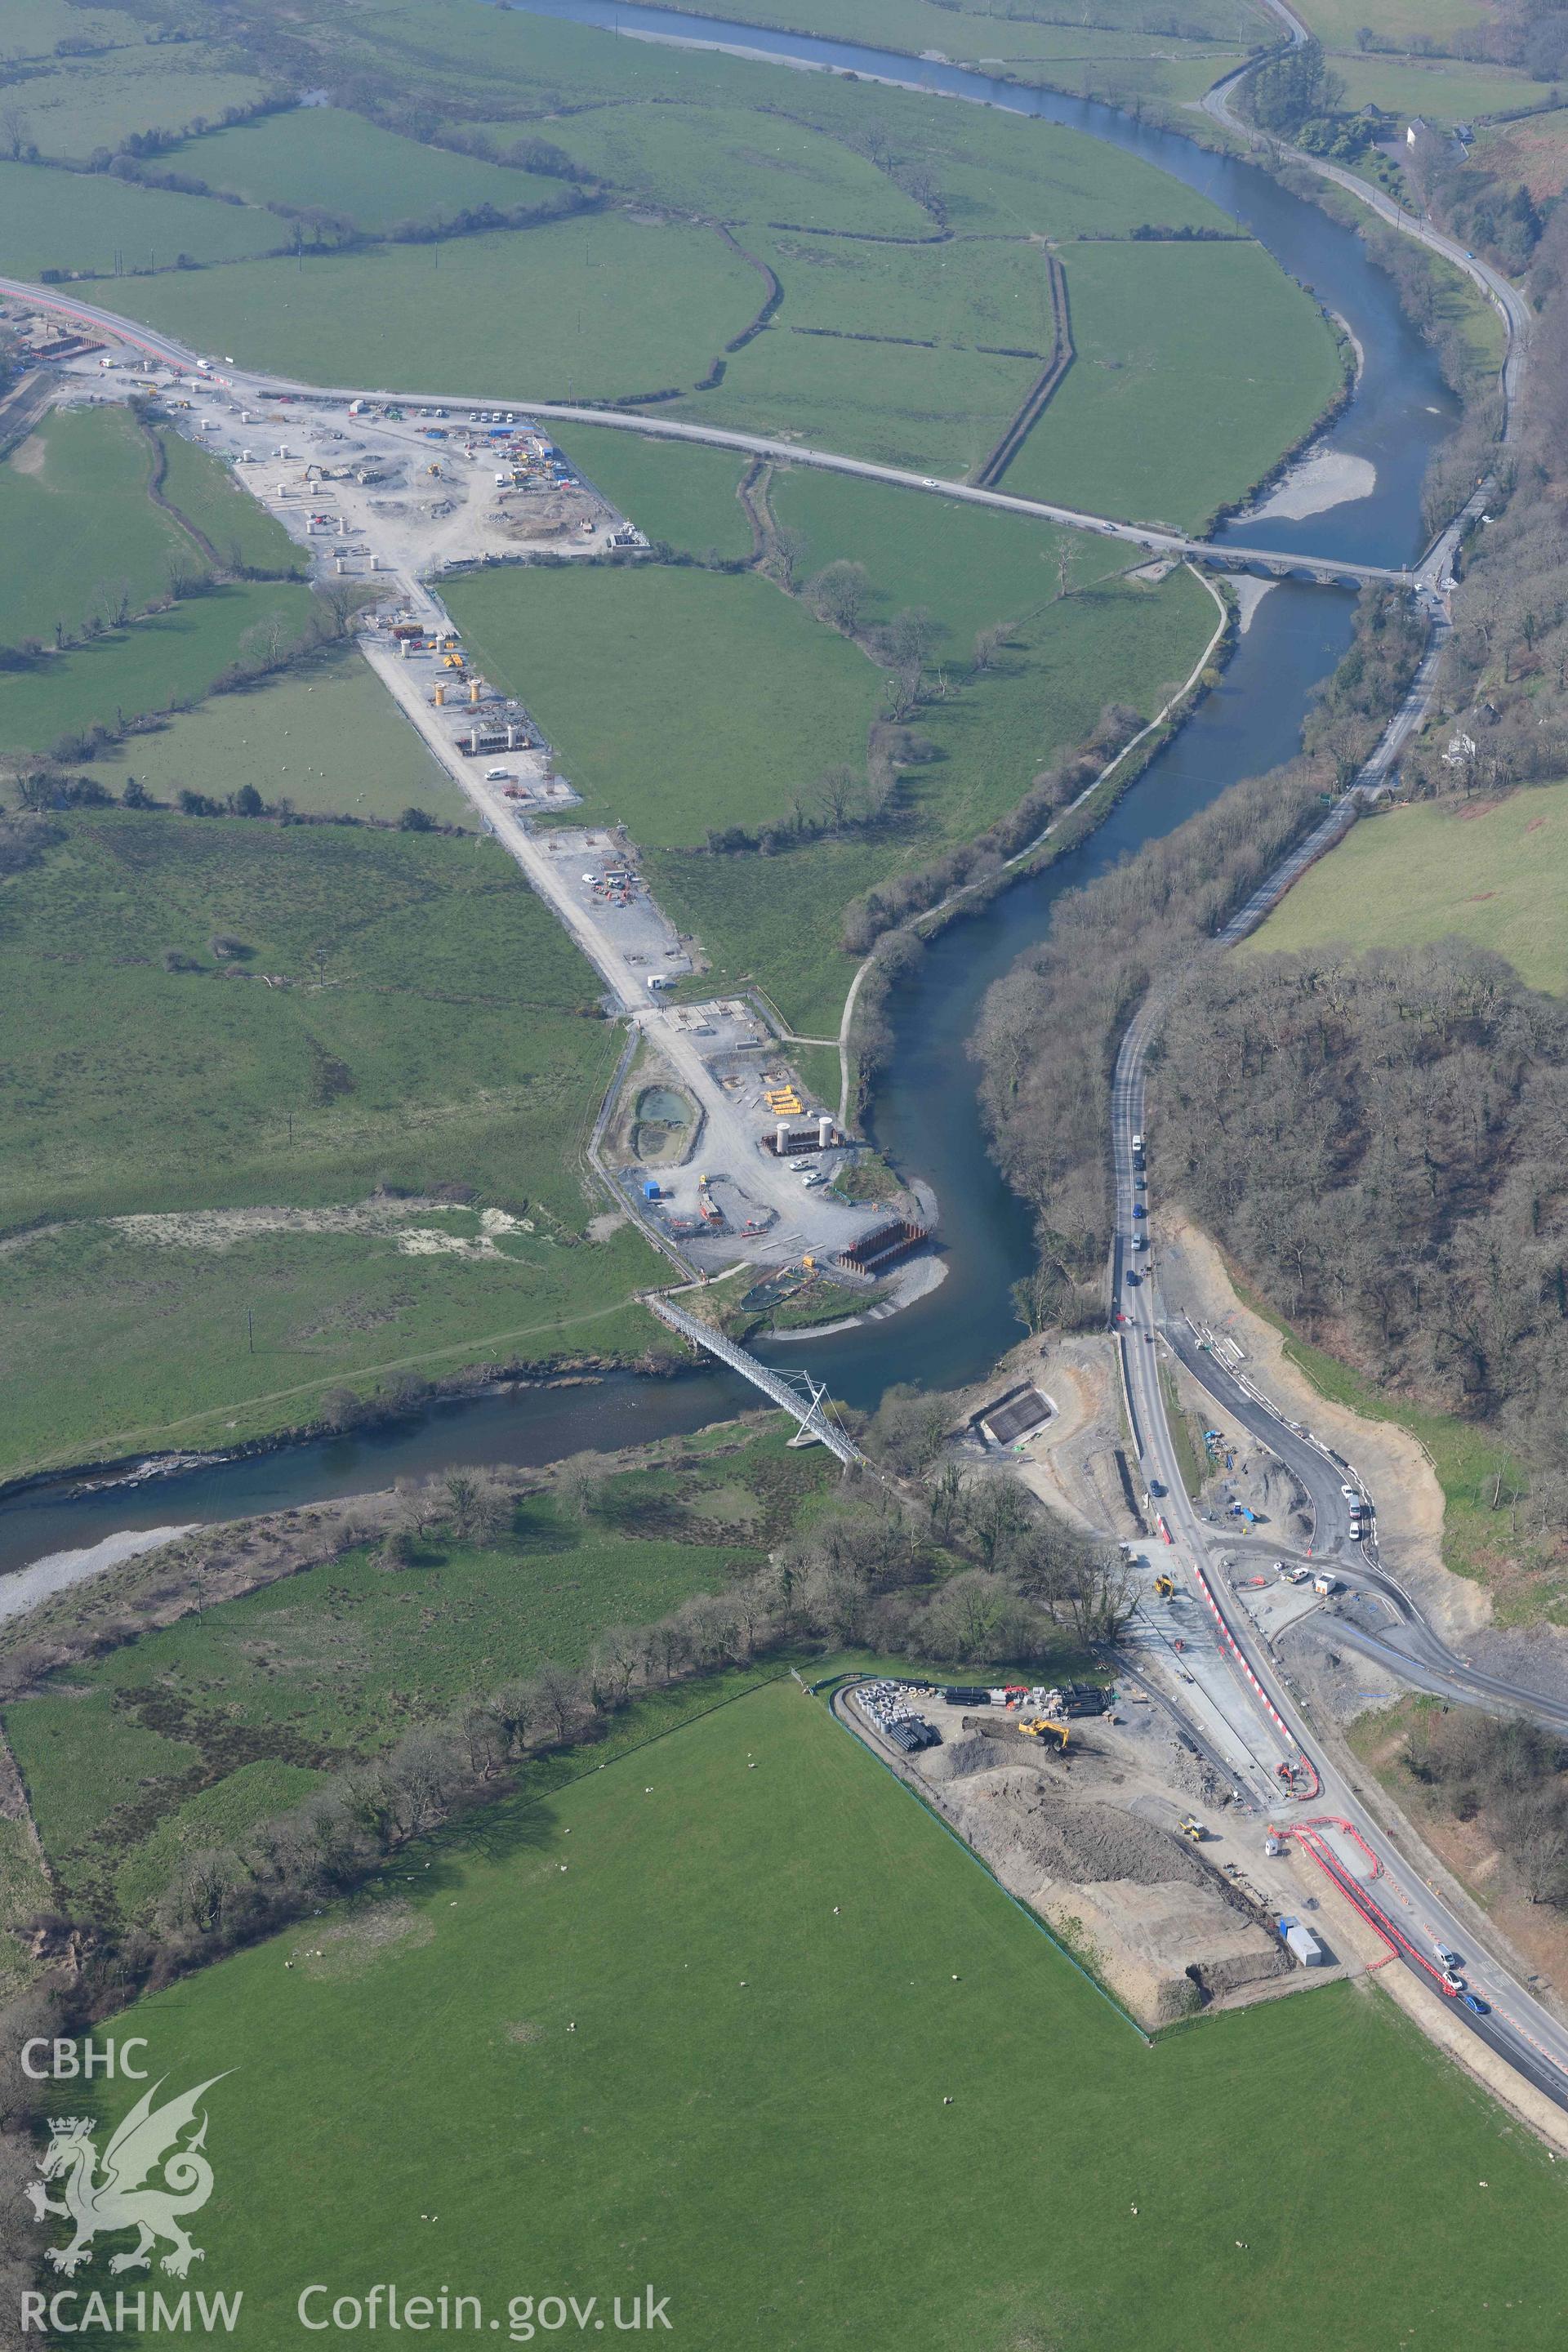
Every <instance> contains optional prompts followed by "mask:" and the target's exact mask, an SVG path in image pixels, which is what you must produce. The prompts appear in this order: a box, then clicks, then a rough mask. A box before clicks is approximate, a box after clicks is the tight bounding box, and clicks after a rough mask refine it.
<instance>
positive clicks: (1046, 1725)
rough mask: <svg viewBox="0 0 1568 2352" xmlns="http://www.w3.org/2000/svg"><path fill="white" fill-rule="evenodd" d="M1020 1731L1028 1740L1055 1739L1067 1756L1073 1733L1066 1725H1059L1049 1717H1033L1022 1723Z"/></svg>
mask: <svg viewBox="0 0 1568 2352" xmlns="http://www.w3.org/2000/svg"><path fill="white" fill-rule="evenodd" d="M1018 1728H1019V1730H1020V1731H1021V1732H1022V1733H1023V1735H1024V1737H1025V1738H1026V1739H1054V1740H1055V1741H1056V1743H1057V1746H1058V1748H1060V1750H1061V1752H1062V1754H1063V1755H1064V1756H1065V1755H1066V1754H1067V1752H1068V1739H1069V1738H1071V1736H1072V1735H1071V1733H1070V1731H1069V1730H1068V1727H1067V1725H1066V1724H1065V1723H1057V1722H1055V1721H1054V1720H1053V1719H1052V1717H1050V1716H1048V1715H1032V1716H1029V1717H1027V1718H1026V1719H1025V1720H1024V1721H1022V1722H1020V1724H1019V1726H1018Z"/></svg>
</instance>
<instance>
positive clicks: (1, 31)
mask: <svg viewBox="0 0 1568 2352" xmlns="http://www.w3.org/2000/svg"><path fill="white" fill-rule="evenodd" d="M142 37H143V36H142V27H141V26H140V25H139V24H138V23H137V21H136V19H135V17H134V16H126V15H125V13H124V11H123V10H122V9H120V8H79V7H78V6H76V5H75V0H0V59H4V60H5V62H6V63H7V64H9V63H11V62H12V61H14V60H15V59H17V58H51V57H53V55H54V53H55V44H56V43H57V42H58V41H68V40H78V41H80V40H88V41H91V42H92V43H94V45H95V46H96V45H99V44H102V45H103V46H105V47H115V48H138V47H140V46H141V44H142Z"/></svg>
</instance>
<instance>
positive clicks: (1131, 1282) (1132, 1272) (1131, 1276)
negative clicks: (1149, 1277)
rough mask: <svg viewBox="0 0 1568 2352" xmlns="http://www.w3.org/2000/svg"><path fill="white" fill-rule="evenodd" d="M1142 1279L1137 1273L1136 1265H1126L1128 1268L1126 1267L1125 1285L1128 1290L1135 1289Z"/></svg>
mask: <svg viewBox="0 0 1568 2352" xmlns="http://www.w3.org/2000/svg"><path fill="white" fill-rule="evenodd" d="M1142 1279H1143V1277H1142V1275H1141V1274H1140V1273H1139V1271H1138V1269H1137V1267H1136V1266H1135V1265H1130V1266H1129V1267H1128V1269H1127V1287H1128V1289H1129V1290H1136V1289H1137V1287H1138V1286H1139V1284H1140V1283H1141V1282H1142Z"/></svg>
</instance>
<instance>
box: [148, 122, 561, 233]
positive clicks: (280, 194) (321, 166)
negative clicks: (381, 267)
mask: <svg viewBox="0 0 1568 2352" xmlns="http://www.w3.org/2000/svg"><path fill="white" fill-rule="evenodd" d="M176 168H177V169H178V170H181V171H188V172H193V173H195V174H196V176H197V177H198V178H199V179H203V180H205V182H206V183H207V184H208V186H209V187H213V188H226V189H229V190H230V191H232V193H233V194H236V195H241V196H244V197H245V198H246V199H247V202H248V203H250V204H255V205H266V204H271V203H274V202H276V201H279V200H282V201H283V202H285V203H287V204H290V205H319V206H321V208H322V209H323V210H325V211H327V212H330V213H337V214H340V215H342V217H343V218H344V219H346V220H350V221H353V223H354V225H355V226H356V227H359V228H362V229H368V230H371V231H373V232H374V231H377V230H383V229H388V228H392V227H394V226H395V225H396V224H397V223H399V222H401V221H441V220H450V219H451V218H452V217H453V216H454V215H456V214H458V213H460V212H465V211H474V210H477V209H478V208H479V206H480V205H493V206H494V207H495V209H496V210H497V211H498V212H506V213H510V212H516V211H519V210H521V208H523V207H525V206H536V207H537V208H538V209H539V210H540V211H541V212H544V211H547V210H551V209H554V208H556V207H558V206H560V205H563V204H565V203H566V202H567V201H568V197H569V194H570V192H569V190H568V189H567V188H566V186H565V185H564V184H563V182H562V181H560V180H546V179H541V178H538V177H537V176H535V175H534V174H532V173H527V172H512V171H503V170H502V169H501V168H500V165H499V164H495V163H484V162H482V161H481V160H480V159H479V158H478V157H475V156H470V155H453V154H449V153H447V152H445V151H444V150H442V149H440V148H436V147H425V146H422V145H421V144H420V143H419V142H418V141H417V140H416V139H402V138H399V137H398V136H397V134H396V133H395V131H383V130H381V129H379V128H378V127H377V125H376V124H374V122H367V121H365V120H364V118H363V116H362V115H358V114H350V113H348V112H347V111H345V110H344V109H343V108H342V107H335V106H307V107H297V108H295V110H293V111H292V112H291V113H289V114H269V115H267V116H265V117H264V118H263V119H262V120H261V121H259V122H246V123H241V124H240V125H239V126H238V127H237V129H235V130H232V131H210V132H208V134H207V135H206V136H205V138H202V139H196V140H193V141H191V142H189V143H188V144H187V145H186V146H184V148H183V149H182V150H181V151H180V153H179V157H178V162H177V165H176ZM277 226H279V228H280V229H281V230H282V231H283V234H284V236H288V235H289V226H288V224H287V222H279V223H278V224H277ZM275 241H276V242H280V241H281V240H275Z"/></svg>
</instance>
